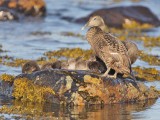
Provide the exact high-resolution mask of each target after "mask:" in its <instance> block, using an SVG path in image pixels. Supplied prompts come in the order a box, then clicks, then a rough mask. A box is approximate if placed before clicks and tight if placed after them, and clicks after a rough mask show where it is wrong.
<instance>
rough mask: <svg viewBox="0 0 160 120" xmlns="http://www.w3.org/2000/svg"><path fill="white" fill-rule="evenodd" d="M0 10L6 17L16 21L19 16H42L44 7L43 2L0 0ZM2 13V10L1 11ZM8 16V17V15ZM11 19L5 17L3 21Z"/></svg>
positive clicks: (39, 0) (41, 0)
mask: <svg viewBox="0 0 160 120" xmlns="http://www.w3.org/2000/svg"><path fill="white" fill-rule="evenodd" d="M0 8H1V9H5V10H3V12H5V13H6V14H7V16H13V17H12V19H18V18H17V17H19V14H23V15H25V16H44V15H45V13H46V6H45V2H44V1H43V0H27V1H26V0H0ZM1 11H2V10H1ZM9 14H10V15H9ZM8 19H9V20H10V19H11V17H7V19H6V17H5V20H8Z"/></svg>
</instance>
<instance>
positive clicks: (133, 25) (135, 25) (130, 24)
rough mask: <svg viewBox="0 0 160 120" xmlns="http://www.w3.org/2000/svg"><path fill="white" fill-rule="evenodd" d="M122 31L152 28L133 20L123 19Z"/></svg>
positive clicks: (149, 25)
mask: <svg viewBox="0 0 160 120" xmlns="http://www.w3.org/2000/svg"><path fill="white" fill-rule="evenodd" d="M122 26H123V28H124V29H130V30H144V29H151V28H153V27H154V26H153V25H151V24H148V23H143V24H141V23H139V22H137V21H134V20H129V19H125V22H124V23H123V25H122Z"/></svg>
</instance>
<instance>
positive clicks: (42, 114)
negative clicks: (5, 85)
mask: <svg viewBox="0 0 160 120" xmlns="http://www.w3.org/2000/svg"><path fill="white" fill-rule="evenodd" d="M155 101H156V100H148V101H143V102H139V103H134V104H133V103H127V104H112V105H105V106H100V105H91V106H76V107H73V108H69V107H63V106H60V105H55V104H49V103H45V104H33V103H22V102H20V101H13V103H12V104H13V106H14V107H18V106H21V109H20V111H19V112H17V113H18V114H21V113H22V114H23V115H22V116H21V117H22V118H26V116H28V115H29V116H31V117H32V118H34V119H39V118H43V119H55V118H56V119H71V120H74V119H76V120H77V119H87V120H119V119H122V120H130V119H145V116H141V115H134V114H133V115H132V113H136V112H140V111H144V110H146V109H147V108H148V107H151V106H152V105H153V104H154V103H155ZM3 102H5V101H2V100H1V101H0V104H4V103H3ZM5 104H6V102H5ZM24 110H25V112H24ZM33 111H36V113H34V112H33ZM47 113H54V114H47ZM24 114H25V115H24ZM46 114H47V115H46ZM14 117H15V116H14Z"/></svg>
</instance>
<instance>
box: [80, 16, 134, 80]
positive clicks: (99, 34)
mask: <svg viewBox="0 0 160 120" xmlns="http://www.w3.org/2000/svg"><path fill="white" fill-rule="evenodd" d="M86 27H90V29H89V30H88V32H87V35H86V37H87V40H88V42H89V43H90V45H91V48H92V50H93V52H94V54H95V55H96V56H97V57H99V58H100V59H101V60H102V61H103V62H104V63H105V65H106V66H107V71H106V72H105V73H104V74H103V75H102V76H109V75H108V73H109V71H110V69H114V70H115V74H114V75H113V76H110V77H114V78H116V77H117V73H121V74H127V75H128V74H129V75H131V76H132V77H133V75H132V70H131V62H130V59H129V55H128V52H127V49H126V47H125V45H124V44H123V43H122V42H121V41H120V40H119V39H118V38H116V37H115V36H113V35H112V34H110V33H108V32H105V30H106V27H105V23H104V21H103V19H102V18H101V17H100V16H93V17H91V18H90V19H89V21H88V22H87V23H86V25H85V26H84V27H83V28H82V29H84V28H86Z"/></svg>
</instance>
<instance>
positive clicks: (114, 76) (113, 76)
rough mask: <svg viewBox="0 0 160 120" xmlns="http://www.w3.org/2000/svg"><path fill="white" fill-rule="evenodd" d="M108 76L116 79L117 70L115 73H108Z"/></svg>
mask: <svg viewBox="0 0 160 120" xmlns="http://www.w3.org/2000/svg"><path fill="white" fill-rule="evenodd" d="M108 77H110V78H115V79H116V78H117V72H115V73H114V75H108Z"/></svg>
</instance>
